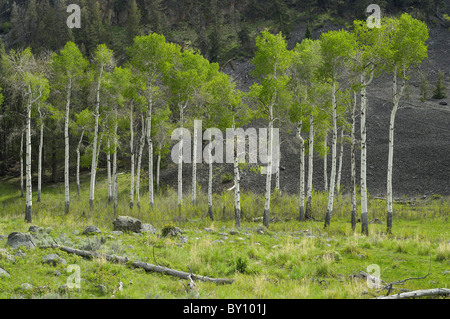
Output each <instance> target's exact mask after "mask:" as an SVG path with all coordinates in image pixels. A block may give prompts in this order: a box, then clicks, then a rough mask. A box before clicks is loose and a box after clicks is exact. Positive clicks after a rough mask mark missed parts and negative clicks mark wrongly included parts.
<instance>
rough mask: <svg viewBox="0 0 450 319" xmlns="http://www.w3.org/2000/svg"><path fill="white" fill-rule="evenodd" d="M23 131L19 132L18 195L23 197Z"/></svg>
mask: <svg viewBox="0 0 450 319" xmlns="http://www.w3.org/2000/svg"><path fill="white" fill-rule="evenodd" d="M23 132H24V130H23V129H22V132H21V133H20V152H19V153H20V197H23V193H24V187H23Z"/></svg>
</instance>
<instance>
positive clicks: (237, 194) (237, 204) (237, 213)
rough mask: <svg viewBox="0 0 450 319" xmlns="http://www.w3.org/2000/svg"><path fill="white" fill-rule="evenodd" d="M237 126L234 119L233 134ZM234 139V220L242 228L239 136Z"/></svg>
mask: <svg viewBox="0 0 450 319" xmlns="http://www.w3.org/2000/svg"><path fill="white" fill-rule="evenodd" d="M235 129H236V124H235V123H234V119H233V132H235ZM233 139H234V160H233V173H234V220H235V226H236V227H241V175H240V173H239V160H238V158H239V157H238V153H237V151H238V146H237V136H236V135H235V136H234V137H233Z"/></svg>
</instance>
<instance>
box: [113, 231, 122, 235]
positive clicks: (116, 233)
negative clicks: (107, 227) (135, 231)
mask: <svg viewBox="0 0 450 319" xmlns="http://www.w3.org/2000/svg"><path fill="white" fill-rule="evenodd" d="M111 234H113V235H116V236H120V235H123V231H121V230H113V231H112V232H111Z"/></svg>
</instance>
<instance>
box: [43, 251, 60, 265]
mask: <svg viewBox="0 0 450 319" xmlns="http://www.w3.org/2000/svg"><path fill="white" fill-rule="evenodd" d="M59 262H60V259H59V255H58V254H50V255H46V256H44V259H43V260H42V263H43V264H48V265H53V266H56V265H57V264H58V263H59Z"/></svg>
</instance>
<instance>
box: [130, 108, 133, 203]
mask: <svg viewBox="0 0 450 319" xmlns="http://www.w3.org/2000/svg"><path fill="white" fill-rule="evenodd" d="M130 154H131V156H130V161H131V175H130V177H131V180H130V208H133V206H134V120H133V102H131V106H130Z"/></svg>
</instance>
